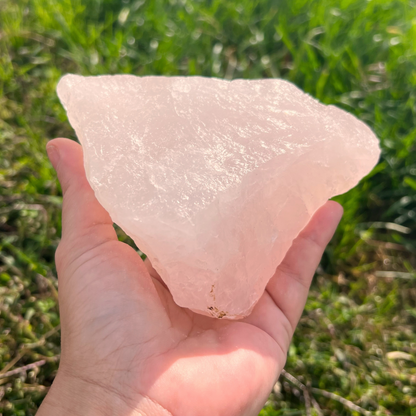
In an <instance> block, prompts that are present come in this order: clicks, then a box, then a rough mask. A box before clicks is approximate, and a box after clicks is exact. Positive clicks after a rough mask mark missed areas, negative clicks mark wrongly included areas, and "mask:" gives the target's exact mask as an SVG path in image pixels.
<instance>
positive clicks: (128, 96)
mask: <svg viewBox="0 0 416 416" xmlns="http://www.w3.org/2000/svg"><path fill="white" fill-rule="evenodd" d="M58 95H59V98H60V99H61V101H62V103H63V105H64V107H65V108H66V110H67V112H68V117H69V121H70V123H71V125H72V126H73V127H74V129H75V131H76V133H77V136H78V138H79V140H80V142H81V143H82V146H83V148H84V154H85V168H86V172H87V177H88V180H89V182H90V183H91V186H92V187H93V189H94V191H95V194H96V196H97V198H98V200H99V201H100V202H101V204H102V205H103V206H104V208H105V209H107V211H108V212H109V213H110V215H111V218H112V219H113V220H114V222H115V223H117V224H118V225H119V226H120V227H121V228H122V229H123V230H124V231H125V232H126V233H127V234H128V235H130V236H131V237H132V238H133V239H134V241H135V242H136V244H137V246H138V247H140V249H141V250H143V251H144V252H145V253H146V254H147V255H148V257H149V258H150V260H151V262H152V264H153V266H154V267H155V269H156V270H157V271H158V272H159V273H160V275H161V277H162V278H163V280H164V281H165V282H166V284H167V286H168V287H169V289H170V291H171V293H172V295H173V297H174V300H175V301H176V303H177V304H178V305H180V306H183V307H187V308H190V309H192V310H194V311H196V312H199V313H202V314H205V315H211V316H215V317H217V318H229V319H238V318H241V317H244V316H246V315H248V314H249V313H250V312H251V310H252V308H253V306H254V305H255V304H256V302H257V301H258V299H259V297H260V296H261V295H262V293H263V291H264V288H265V286H266V284H267V282H268V280H269V279H270V278H271V276H272V275H273V274H274V271H275V269H276V267H277V265H278V264H279V263H280V262H281V261H282V259H283V257H284V255H285V253H286V252H287V250H288V249H289V247H290V245H291V243H292V241H293V239H294V238H295V237H296V235H297V234H298V233H299V232H300V231H301V230H302V228H303V227H304V226H305V225H306V223H307V222H308V220H309V219H310V217H311V216H312V214H313V213H314V212H315V211H316V210H317V209H318V208H319V207H320V206H321V205H323V204H324V203H325V201H327V200H328V199H329V198H330V197H332V196H334V195H337V194H341V193H343V192H346V191H347V190H348V189H350V188H352V187H353V186H355V185H356V184H357V182H358V181H359V180H360V179H361V178H362V177H363V176H364V175H366V174H367V173H369V172H370V171H371V169H372V168H373V166H374V165H375V164H376V163H377V161H378V158H379V146H378V140H377V138H376V137H375V135H374V134H373V133H372V131H371V130H370V129H369V128H368V127H367V126H366V125H365V124H364V123H362V122H361V121H359V120H358V119H356V118H355V117H353V116H352V115H350V114H348V113H346V112H345V111H343V110H340V109H338V108H336V107H333V106H325V105H322V104H320V103H319V102H318V101H316V100H315V99H313V98H311V97H310V96H308V95H306V94H304V93H303V92H302V91H301V90H299V89H298V88H297V87H296V86H294V85H293V84H291V83H289V82H286V81H283V80H278V79H267V80H251V81H248V80H234V81H231V82H230V81H224V80H219V79H213V78H211V79H210V78H202V77H156V76H151V77H135V76H131V75H115V76H100V77H81V76H76V75H66V76H64V77H63V78H62V79H61V81H60V82H59V85H58Z"/></svg>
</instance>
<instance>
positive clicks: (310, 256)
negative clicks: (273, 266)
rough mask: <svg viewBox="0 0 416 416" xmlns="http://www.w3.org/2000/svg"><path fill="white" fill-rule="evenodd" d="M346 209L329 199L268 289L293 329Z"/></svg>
mask: <svg viewBox="0 0 416 416" xmlns="http://www.w3.org/2000/svg"><path fill="white" fill-rule="evenodd" d="M342 214H343V209H342V207H341V205H339V204H338V203H337V202H334V201H328V202H327V203H326V204H325V205H323V206H322V207H321V208H319V209H318V211H316V213H315V214H314V215H313V217H312V218H311V220H310V222H309V223H308V225H307V226H306V227H305V228H304V229H303V231H302V232H301V233H300V234H299V235H298V236H297V237H296V239H295V240H294V241H293V244H292V246H291V248H290V249H289V251H288V252H287V254H286V257H285V258H284V260H283V261H282V263H281V264H280V265H279V267H278V268H277V270H276V273H275V274H274V276H273V277H272V278H271V280H270V282H269V283H268V285H267V287H266V290H267V292H268V293H269V295H270V296H271V298H272V299H273V301H274V303H275V304H276V305H277V306H278V307H279V309H280V310H281V311H282V312H283V313H284V315H285V316H286V317H287V319H288V320H289V322H290V324H291V326H292V329H293V332H294V331H295V328H296V325H297V323H298V321H299V319H300V316H301V315H302V311H303V308H304V307H305V303H306V299H307V297H308V292H309V287H310V285H311V282H312V278H313V276H314V274H315V270H316V268H317V267H318V265H319V262H320V261H321V257H322V254H323V252H324V250H325V247H326V246H327V244H328V243H329V241H330V240H331V238H332V236H333V235H334V233H335V230H336V228H337V226H338V223H339V221H340V220H341V217H342Z"/></svg>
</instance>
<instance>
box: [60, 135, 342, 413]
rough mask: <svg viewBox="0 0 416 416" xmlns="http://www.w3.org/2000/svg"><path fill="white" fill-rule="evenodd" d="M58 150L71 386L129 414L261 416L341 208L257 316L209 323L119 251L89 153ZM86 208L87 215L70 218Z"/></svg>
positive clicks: (326, 211) (303, 245) (309, 235)
mask: <svg viewBox="0 0 416 416" xmlns="http://www.w3.org/2000/svg"><path fill="white" fill-rule="evenodd" d="M57 142H58V143H57V144H58V145H60V146H61V147H62V148H65V150H66V152H67V155H69V156H67V157H68V160H67V162H66V166H65V169H66V171H67V172H68V171H70V174H71V178H72V179H71V178H68V179H65V178H64V177H63V175H69V173H66V174H65V173H64V172H63V168H61V170H60V169H59V168H58V169H57V171H58V175H59V177H60V180H61V183H62V187H63V190H64V194H65V196H64V208H63V240H62V243H61V245H60V247H59V252H58V253H57V268H58V275H59V284H60V286H59V290H60V293H59V295H60V308H61V320H62V358H61V366H60V374H62V377H67V378H73V379H77V380H79V382H82V383H85V384H86V385H94V386H96V387H97V388H98V389H99V390H101V391H103V392H105V393H103V394H111V395H112V396H114V397H115V400H120V401H121V402H122V403H123V406H125V409H126V411H125V413H120V414H126V415H127V414H135V413H132V412H134V411H135V410H137V414H143V413H141V412H140V410H139V409H143V408H144V407H143V406H150V407H151V408H152V409H153V410H154V409H156V410H157V411H158V412H159V413H151V414H165V413H166V414H172V415H181V416H187V415H192V416H200V415H201V416H202V415H218V416H220V415H227V416H233V415H236V416H237V415H238V416H240V415H255V414H257V413H258V411H259V410H260V409H261V407H262V406H263V404H264V402H265V400H266V399H267V396H268V394H269V392H270V390H271V386H272V385H273V382H274V381H275V379H276V378H277V376H278V375H279V373H280V371H281V370H282V368H283V366H284V363H285V359H286V352H287V349H288V346H289V343H290V339H291V337H292V334H293V331H294V328H295V327H296V323H297V321H298V319H299V317H300V314H301V311H302V309H303V306H304V303H305V301H306V297H307V292H308V287H309V284H310V280H311V277H312V275H313V272H314V270H315V268H316V266H317V264H318V262H319V259H320V256H321V254H322V250H323V248H324V246H325V245H326V243H327V241H328V240H329V238H330V236H331V235H332V233H333V230H334V228H335V226H336V224H337V222H338V220H339V217H340V212H341V210H340V209H339V206H338V205H337V204H335V203H330V204H327V205H326V206H325V208H323V209H321V211H320V212H319V213H318V214H316V215H315V217H314V219H313V221H311V223H310V224H309V225H308V227H307V228H306V229H305V230H304V231H303V233H302V234H301V235H300V236H299V237H298V239H297V240H296V242H295V243H294V245H293V247H292V249H291V250H290V252H289V253H288V255H287V257H286V259H285V260H284V262H283V263H282V264H281V266H280V267H279V269H278V270H277V272H276V274H275V276H274V277H273V278H272V280H271V281H270V283H269V285H268V288H267V290H266V292H265V293H264V295H263V296H262V298H261V299H260V301H259V302H258V304H257V305H256V307H255V309H254V311H253V313H252V314H251V315H250V316H249V317H247V318H245V319H243V320H240V321H229V320H218V319H214V318H209V317H205V316H201V315H198V314H195V313H193V312H191V311H190V310H188V309H183V308H180V307H179V306H177V305H176V304H175V303H174V301H173V299H172V296H171V295H170V293H169V291H168V290H167V288H166V287H165V286H164V285H163V283H162V282H161V280H160V277H159V276H158V275H157V274H156V272H155V271H154V270H153V269H152V268H151V266H150V264H149V263H148V264H145V263H143V262H142V260H141V259H140V257H139V256H138V255H137V253H136V252H135V251H134V250H133V249H132V248H130V247H128V246H127V245H125V244H123V243H121V242H118V241H117V239H116V235H115V232H114V229H113V228H112V223H111V220H110V218H109V216H108V214H107V213H106V212H105V211H104V209H103V208H102V207H101V206H100V205H99V203H98V202H97V201H96V200H95V197H94V195H93V193H92V191H91V189H90V188H89V185H88V184H87V182H86V180H85V174H84V172H83V169H82V164H81V161H82V159H81V156H82V155H81V153H80V148H79V146H78V145H76V144H75V143H71V142H69V141H66V140H63V139H58V140H57ZM63 163H65V161H62V160H61V163H60V165H62V164H63ZM71 180H72V181H75V180H76V181H78V182H79V183H78V185H74V183H75V182H72V187H71V183H70V181H71ZM81 192H84V194H83V195H81ZM71 194H74V195H71ZM75 194H77V197H76V198H75ZM81 196H82V198H81ZM75 199H76V202H77V204H78V205H79V204H80V200H81V204H83V205H84V210H80V209H78V210H77V212H75V210H74V211H71V201H75ZM66 201H68V202H67V203H66ZM74 203H75V202H74ZM66 211H67V212H66ZM71 214H72V215H71ZM74 216H75V217H76V218H74ZM66 219H67V222H66V221H65V220H66ZM69 222H71V226H69ZM318 227H320V232H318V231H317V230H318ZM145 414H147V413H145Z"/></svg>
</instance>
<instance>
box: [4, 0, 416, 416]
mask: <svg viewBox="0 0 416 416" xmlns="http://www.w3.org/2000/svg"><path fill="white" fill-rule="evenodd" d="M0 22H1V24H0V149H1V157H0V414H3V415H4V416H6V415H7V416H9V415H17V416H22V415H34V414H35V412H36V409H37V407H38V406H39V404H40V402H41V401H42V398H43V397H44V395H45V393H46V392H47V390H48V387H49V386H50V384H51V382H52V380H53V377H54V374H55V373H56V370H57V367H58V362H59V352H60V348H59V341H60V339H59V314H58V305H57V278H56V271H55V267H54V261H53V260H54V258H53V257H54V251H55V249H56V247H57V244H58V242H59V236H60V229H61V225H60V210H61V202H62V198H61V192H60V188H59V185H58V183H57V181H56V177H55V174H54V172H53V170H52V168H51V166H50V164H49V162H48V160H47V157H46V154H45V150H44V149H45V144H46V142H47V141H48V140H49V139H51V138H53V137H57V136H64V137H70V138H74V139H75V137H74V133H73V131H72V130H71V128H70V126H69V124H68V122H67V120H66V115H65V112H64V110H63V109H62V107H61V106H60V104H59V101H58V99H57V97H56V93H55V87H56V83H57V81H58V79H59V78H60V76H61V75H63V74H64V73H67V72H72V73H80V74H84V75H87V74H110V73H111V74H112V73H131V74H137V75H146V74H163V75H174V74H175V75H176V74H180V75H189V74H190V75H196V74H198V75H205V76H216V77H221V78H227V79H232V78H264V77H283V78H285V79H288V80H290V81H292V82H294V83H295V84H296V85H298V86H299V87H300V88H302V89H304V90H305V91H307V92H308V93H310V94H311V95H313V96H314V97H316V98H318V99H320V100H321V101H323V102H324V103H327V104H335V105H337V106H339V107H342V108H344V109H346V110H347V111H350V112H351V113H353V114H355V115H356V116H358V117H359V118H360V119H361V120H363V121H365V122H366V123H368V124H369V126H370V127H371V128H372V129H373V130H374V131H375V132H376V134H377V135H378V136H379V137H380V139H381V144H382V157H381V160H380V163H379V164H378V166H377V167H376V168H375V169H374V171H373V172H372V173H371V174H370V175H368V176H367V177H366V178H365V179H364V180H363V181H362V182H361V183H360V184H359V185H358V186H357V187H356V188H355V189H353V190H352V191H350V192H348V194H346V195H343V196H340V197H337V198H336V199H337V200H338V201H339V202H340V203H341V204H342V205H343V206H344V209H345V215H344V219H343V221H342V223H341V225H340V227H339V230H338V232H337V234H336V236H335V237H334V239H333V241H332V243H331V244H330V246H329V247H328V249H327V251H326V253H325V255H324V258H323V260H322V263H321V266H320V267H319V269H318V271H317V275H316V278H315V280H314V283H313V286H312V290H311V293H310V296H309V300H308V303H307V306H306V310H305V313H304V315H303V317H302V320H301V323H300V325H299V327H298V329H297V331H296V333H295V336H294V339H293V343H292V346H291V348H290V351H289V355H288V362H287V365H286V372H284V373H283V374H282V376H281V377H280V379H279V382H278V383H277V384H276V386H275V388H274V390H273V392H272V394H271V396H270V399H269V401H268V403H267V404H266V406H265V408H264V409H263V411H262V413H261V415H263V416H266V415H267V416H277V415H303V414H307V415H313V414H315V415H320V414H323V415H334V416H335V415H350V414H358V413H357V412H361V413H363V414H374V415H376V414H379V415H384V414H391V415H406V416H411V415H412V416H414V415H416V274H415V267H416V254H415V253H416V227H415V225H416V219H415V217H416V126H415V120H416V3H415V1H414V0H391V1H385V0H367V1H363V0H341V1H340V0H314V1H308V0H291V1H290V2H289V1H287V2H284V1H275V0H274V1H273V0H263V1H261V2H254V1H251V0H239V1H237V0H229V1H227V2H224V1H220V0H199V1H197V0H194V1H191V0H180V1H178V0H170V1H164V0H163V1H162V0H146V1H145V0H123V1H122V2H120V1H118V0H85V1H81V0H14V1H11V0H0ZM118 232H119V236H120V238H121V239H123V240H124V241H127V242H130V243H131V240H129V238H128V237H127V236H125V235H123V233H122V232H121V231H120V230H118ZM33 363H35V364H34V365H33V366H32V367H29V368H26V370H25V371H21V370H18V369H19V368H21V367H23V366H26V365H31V364H33ZM13 370H16V371H15V372H13ZM329 393H332V395H331V394H329ZM335 395H336V396H335ZM354 406H356V407H354ZM365 412H370V413H365Z"/></svg>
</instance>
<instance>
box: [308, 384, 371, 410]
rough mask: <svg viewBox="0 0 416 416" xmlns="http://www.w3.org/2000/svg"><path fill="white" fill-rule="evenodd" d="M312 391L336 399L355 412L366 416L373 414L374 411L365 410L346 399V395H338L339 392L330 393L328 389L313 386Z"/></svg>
mask: <svg viewBox="0 0 416 416" xmlns="http://www.w3.org/2000/svg"><path fill="white" fill-rule="evenodd" d="M312 393H315V394H320V395H321V396H324V397H326V398H328V399H331V400H336V401H337V402H339V403H341V404H343V405H344V406H345V407H348V409H350V410H353V411H355V412H358V413H361V414H362V415H365V416H373V413H372V412H370V411H369V410H365V409H363V408H362V407H360V406H358V405H356V404H355V403H353V402H351V401H350V400H347V399H345V398H344V397H341V396H338V394H335V393H330V392H329V391H326V390H321V389H317V388H314V387H313V388H312Z"/></svg>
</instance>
